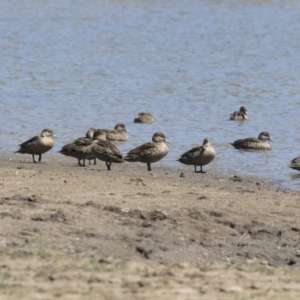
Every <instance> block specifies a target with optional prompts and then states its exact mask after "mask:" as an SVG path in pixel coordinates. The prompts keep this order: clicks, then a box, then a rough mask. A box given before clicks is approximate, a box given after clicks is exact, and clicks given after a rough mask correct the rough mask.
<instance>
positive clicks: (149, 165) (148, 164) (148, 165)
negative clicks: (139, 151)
mask: <svg viewBox="0 0 300 300" xmlns="http://www.w3.org/2000/svg"><path fill="white" fill-rule="evenodd" d="M147 168H148V171H151V164H150V163H147Z"/></svg>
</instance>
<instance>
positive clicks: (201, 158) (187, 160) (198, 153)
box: [178, 138, 216, 173]
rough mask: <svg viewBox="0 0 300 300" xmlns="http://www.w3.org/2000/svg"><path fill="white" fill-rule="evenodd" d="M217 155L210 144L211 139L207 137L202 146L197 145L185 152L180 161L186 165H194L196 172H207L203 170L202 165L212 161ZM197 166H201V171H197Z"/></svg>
mask: <svg viewBox="0 0 300 300" xmlns="http://www.w3.org/2000/svg"><path fill="white" fill-rule="evenodd" d="M215 156H216V152H215V150H214V149H213V147H212V146H211V144H210V141H209V140H208V139H207V138H205V139H204V140H203V144H202V146H200V147H195V148H193V149H191V150H189V151H187V152H185V153H183V154H182V155H181V156H180V158H179V159H178V161H179V162H181V163H183V164H185V165H194V166H195V173H205V172H203V170H202V166H205V165H208V164H209V163H211V162H212V161H213V160H214V158H215ZM197 166H200V171H197Z"/></svg>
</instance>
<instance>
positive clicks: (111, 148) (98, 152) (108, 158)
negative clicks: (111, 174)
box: [91, 140, 124, 171]
mask: <svg viewBox="0 0 300 300" xmlns="http://www.w3.org/2000/svg"><path fill="white" fill-rule="evenodd" d="M91 151H92V153H93V155H94V156H95V157H96V158H98V159H100V160H102V161H105V163H106V167H107V170H109V171H110V167H111V163H122V162H124V159H123V156H122V153H121V152H120V151H119V149H118V148H117V147H116V146H115V145H114V144H112V143H111V142H110V141H103V140H97V141H95V142H94V144H93V146H92V148H91Z"/></svg>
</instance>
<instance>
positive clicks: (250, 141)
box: [230, 131, 272, 150]
mask: <svg viewBox="0 0 300 300" xmlns="http://www.w3.org/2000/svg"><path fill="white" fill-rule="evenodd" d="M268 141H271V142H272V140H271V137H270V134H269V133H268V132H266V131H263V132H261V133H260V134H259V136H258V138H246V139H240V140H236V141H234V142H233V143H230V145H232V146H233V147H234V148H236V149H245V150H271V149H272V146H271V145H270V143H269V142H268Z"/></svg>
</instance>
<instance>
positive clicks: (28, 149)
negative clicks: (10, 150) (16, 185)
mask: <svg viewBox="0 0 300 300" xmlns="http://www.w3.org/2000/svg"><path fill="white" fill-rule="evenodd" d="M54 137H55V136H54V134H53V131H52V130H51V129H48V128H46V129H43V131H42V132H41V135H37V136H34V137H33V138H31V139H30V140H28V141H26V142H24V143H22V144H20V145H19V146H20V149H19V150H18V151H15V153H22V154H31V155H32V159H33V162H34V163H36V161H35V158H34V155H38V156H39V162H41V160H42V154H44V153H46V152H47V151H49V150H50V149H52V148H53V145H54V141H53V138H54Z"/></svg>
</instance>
